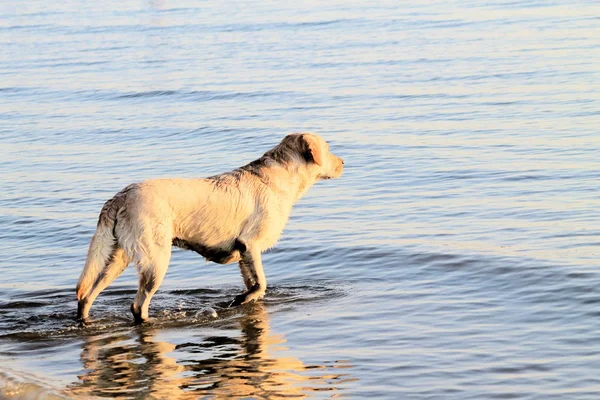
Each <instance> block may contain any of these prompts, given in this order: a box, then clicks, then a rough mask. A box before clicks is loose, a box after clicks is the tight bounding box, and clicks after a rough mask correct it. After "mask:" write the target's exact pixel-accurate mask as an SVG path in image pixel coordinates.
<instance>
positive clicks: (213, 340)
mask: <svg viewBox="0 0 600 400" xmlns="http://www.w3.org/2000/svg"><path fill="white" fill-rule="evenodd" d="M0 15H2V19H0V46H1V49H2V51H0V54H1V56H0V188H1V189H2V190H1V191H0V256H1V257H0V271H1V277H0V398H31V397H35V396H36V395H37V396H38V397H43V396H50V394H52V395H55V396H57V397H58V398H60V397H61V396H62V397H67V398H73V397H75V398H77V397H80V398H86V397H90V396H97V397H122V398H142V397H150V398H152V397H154V398H169V399H172V398H181V399H186V398H198V397H208V398H223V397H237V398H240V397H250V398H277V397H322V398H330V397H336V396H341V397H350V398H364V397H367V396H369V397H375V398H394V399H395V398H407V399H420V398H440V399H482V398H485V399H487V398H518V399H565V398H568V399H596V398H597V397H598V393H600V379H599V378H598V371H600V346H599V344H600V342H599V338H598V332H600V308H599V305H600V264H599V262H598V259H599V257H598V247H599V245H600V214H599V213H598V210H599V209H600V190H599V189H598V182H599V181H600V161H599V160H600V157H599V156H598V155H599V154H600V136H599V135H598V127H599V126H600V111H599V110H600V92H599V91H598V82H599V81H600V73H599V72H598V71H599V70H598V65H600V53H599V43H600V34H599V33H598V32H599V31H598V22H599V20H598V15H600V7H599V6H598V5H597V4H595V3H594V2H591V1H589V2H586V1H583V2H578V3H577V4H573V3H567V2H554V3H551V4H550V3H547V2H535V1H532V2H521V3H514V2H511V3H506V2H500V1H493V2H486V3H485V4H481V3H476V2H456V3H448V2H434V3H427V4H425V3H418V2H412V3H410V2H409V3H406V4H403V5H398V4H397V3H396V2H378V3H377V4H367V3H364V4H361V3H354V2H333V3H331V2H330V3H328V4H327V5H322V4H317V3H302V4H294V5H282V4H277V3H260V4H256V3H250V2H235V3H231V4H228V6H227V7H225V8H223V6H222V5H220V3H215V2H207V3H201V4H198V3H196V2H186V1H180V2H177V3H175V2H172V1H153V2H129V1H121V2H113V1H107V2H102V3H94V4H80V3H79V2H74V1H66V2H61V3H48V2H44V1H29V0H28V1H25V2H19V3H18V5H17V4H16V3H15V4H14V5H12V4H8V5H5V4H3V5H0ZM297 131H315V132H317V133H319V134H321V135H323V136H324V137H325V138H326V139H327V140H328V141H329V142H330V143H331V147H332V150H333V151H334V152H335V153H336V154H338V155H340V156H341V157H343V158H344V160H345V162H346V170H345V173H344V175H343V176H342V178H341V179H339V180H331V181H327V182H321V183H319V184H318V185H316V186H315V187H314V188H312V189H311V190H310V191H309V193H308V194H307V195H306V197H305V198H303V199H302V200H301V201H300V202H299V204H298V205H297V206H296V208H295V209H294V212H293V215H292V218H291V220H290V222H289V224H288V226H287V228H286V230H285V232H284V235H283V237H282V239H281V241H280V243H279V244H278V245H277V246H276V247H275V248H274V249H273V250H272V251H270V252H268V253H267V254H265V256H264V264H265V270H266V274H267V278H268V280H269V285H270V286H269V288H270V289H269V291H268V293H267V296H266V299H265V301H264V302H262V303H261V304H256V305H253V306H248V307H243V308H239V309H235V310H228V309H223V308H222V306H223V304H225V303H226V302H227V301H228V300H230V299H231V298H232V297H233V296H234V295H235V294H236V293H237V292H238V291H239V290H241V287H242V282H241V278H240V276H239V272H238V270H237V267H236V266H235V265H230V266H218V265H215V264H207V263H205V262H204V261H203V260H202V259H200V258H199V257H198V256H197V255H195V254H193V253H191V252H183V251H179V250H175V251H174V254H173V257H172V260H171V266H170V269H169V272H168V273H167V277H166V279H165V282H164V283H163V285H162V286H161V289H160V290H159V292H158V293H157V295H156V297H155V299H154V300H153V303H152V304H151V308H150V314H151V316H153V317H154V318H155V320H154V322H153V323H151V324H148V325H146V326H142V327H135V326H133V325H132V324H131V321H130V314H129V311H128V307H129V304H130V303H131V301H132V299H133V297H134V293H135V289H136V285H135V284H136V276H135V271H134V268H132V267H130V268H129V269H128V270H127V271H126V272H125V273H124V274H123V275H122V276H121V277H120V278H119V279H118V280H117V281H116V282H115V284H114V285H113V286H112V287H111V288H109V289H108V290H107V291H106V292H105V293H103V294H102V295H101V296H100V297H99V298H98V300H97V303H96V304H95V305H94V308H93V309H92V313H91V314H92V318H93V319H94V322H93V323H92V324H90V325H88V326H80V325H78V324H77V323H76V322H75V321H74V320H73V317H74V314H75V310H76V302H75V294H74V287H75V283H76V280H77V277H78V275H79V273H80V271H81V268H82V266H83V262H84V258H85V254H86V250H87V246H88V243H89V239H90V237H91V235H92V234H93V231H94V229H95V223H96V218H97V215H98V212H99V210H100V208H101V206H102V204H103V202H104V201H105V200H106V199H108V198H109V197H111V196H112V195H113V194H114V193H115V192H117V191H119V190H120V189H121V188H123V187H124V186H126V185H127V184H129V183H131V182H134V181H139V180H143V179H148V178H156V177H170V176H183V177H202V176H210V175H213V174H216V173H219V172H223V171H227V170H229V169H232V168H235V167H238V166H240V165H242V164H244V163H247V162H249V161H251V160H253V159H255V158H257V157H258V156H260V155H261V154H262V153H263V152H264V151H265V150H267V149H269V148H271V147H272V146H273V145H275V144H276V143H277V142H278V141H279V140H280V139H281V137H282V136H283V135H285V134H287V133H290V132H297ZM211 309H214V311H215V312H216V314H217V316H216V317H215V316H213V315H212V311H211Z"/></svg>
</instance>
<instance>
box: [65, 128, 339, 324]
mask: <svg viewBox="0 0 600 400" xmlns="http://www.w3.org/2000/svg"><path fill="white" fill-rule="evenodd" d="M342 171H343V161H342V159H341V158H339V157H337V156H335V155H333V154H331V153H330V152H329V145H328V144H327V143H326V142H325V141H324V140H323V139H322V138H321V137H319V136H317V135H314V134H310V133H301V134H292V135H288V136H286V137H285V138H284V139H283V140H282V141H281V143H279V144H278V145H277V146H275V147H274V148H273V149H271V150H269V151H268V152H266V153H265V154H264V155H263V156H262V157H261V158H259V159H258V160H255V161H253V162H251V163H249V164H247V165H245V166H243V167H240V168H238V169H236V170H234V171H231V172H228V173H224V174H220V175H216V176H213V177H209V178H202V179H155V180H148V181H144V182H140V183H134V184H131V185H129V186H127V187H126V188H125V189H123V190H122V191H121V192H119V193H117V194H116V195H115V196H114V197H113V198H112V199H110V200H108V201H107V202H106V204H104V207H103V208H102V211H101V212H100V216H99V218H98V226H97V229H96V233H95V234H94V236H93V237H92V240H91V243H90V247H89V250H88V255H87V259H86V264H85V267H84V269H83V272H82V273H81V276H80V278H79V281H78V283H77V289H76V290H77V299H78V312H77V314H78V315H77V316H78V318H79V319H82V320H85V319H87V318H88V314H89V310H90V308H91V306H92V303H93V302H94V300H95V299H96V297H97V296H98V294H100V292H101V291H102V290H104V289H105V288H106V287H107V286H108V285H109V284H110V283H111V282H112V281H113V280H114V279H115V278H116V277H117V276H119V275H120V274H121V272H123V270H124V269H125V268H126V267H127V265H128V264H129V263H130V262H134V263H135V264H136V266H137V268H138V272H139V276H140V282H139V289H138V292H137V295H136V298H135V301H134V303H133V304H132V306H131V311H132V313H133V315H134V318H135V320H136V321H137V322H141V321H144V320H146V319H147V318H148V307H149V304H150V299H151V298H152V296H153V294H154V293H155V292H156V290H157V289H158V287H159V286H160V284H161V283H162V280H163V278H164V275H165V273H166V271H167V268H168V265H169V260H170V257H171V247H172V246H177V247H180V248H183V249H187V250H193V251H195V252H197V253H199V254H200V255H202V256H203V257H205V258H206V259H207V260H209V261H214V262H216V263H219V264H228V263H232V262H238V263H239V267H240V271H241V273H242V278H243V280H244V284H245V285H246V289H247V290H246V291H245V292H244V293H242V294H240V295H239V296H236V298H235V299H234V300H233V301H232V303H231V305H232V306H235V305H239V304H244V303H247V302H250V301H254V300H258V299H260V298H262V297H263V296H264V294H265V290H266V287H267V282H266V278H265V275H264V271H263V267H262V259H261V254H262V252H264V251H265V250H267V249H268V248H270V247H272V246H273V245H274V244H275V243H276V242H277V240H278V239H279V237H280V235H281V232H282V231H283V228H284V226H285V224H286V222H287V220H288V218H289V214H290V212H291V209H292V206H293V204H294V203H295V202H296V201H297V200H298V199H299V198H300V197H301V196H302V195H303V194H304V193H305V192H306V191H307V190H308V188H310V186H312V185H313V184H314V183H315V182H316V181H318V180H321V179H330V178H337V177H339V176H340V175H341V174H342Z"/></svg>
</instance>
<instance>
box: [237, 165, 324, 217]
mask: <svg viewBox="0 0 600 400" xmlns="http://www.w3.org/2000/svg"><path fill="white" fill-rule="evenodd" d="M310 168H311V167H310V166H307V165H306V164H305V163H304V162H303V161H302V162H299V163H294V162H288V163H280V162H277V161H275V160H273V159H270V158H268V157H262V158H260V159H258V160H256V161H253V162H251V163H249V164H247V165H245V166H243V167H241V168H240V169H241V170H244V171H246V172H249V173H251V174H253V175H256V176H257V177H258V178H259V179H260V180H261V181H262V182H263V183H265V185H266V186H267V187H268V188H269V189H270V190H275V191H277V192H279V194H280V195H281V196H283V197H284V198H288V199H289V200H290V206H291V205H293V204H294V203H296V202H297V201H298V200H299V199H300V198H301V197H302V196H303V195H304V193H306V191H307V190H308V189H309V188H310V187H311V186H312V185H314V184H315V183H316V181H317V177H316V176H313V175H314V173H312V171H311V169H310ZM267 171H269V172H268V173H267Z"/></svg>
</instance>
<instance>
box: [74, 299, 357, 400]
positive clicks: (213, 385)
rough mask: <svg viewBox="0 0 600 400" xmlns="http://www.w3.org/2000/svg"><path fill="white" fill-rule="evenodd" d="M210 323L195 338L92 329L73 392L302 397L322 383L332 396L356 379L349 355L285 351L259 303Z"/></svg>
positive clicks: (159, 396)
mask: <svg viewBox="0 0 600 400" xmlns="http://www.w3.org/2000/svg"><path fill="white" fill-rule="evenodd" d="M232 328H233V332H234V334H233V335H232V334H231V332H232ZM199 330H202V328H199ZM206 331H208V332H209V333H213V334H215V335H213V336H202V337H201V339H199V336H197V335H196V336H192V334H190V336H191V338H190V340H191V341H192V342H188V343H183V344H179V345H175V344H172V343H169V342H166V341H161V340H159V339H158V337H159V336H161V330H160V329H157V328H154V327H152V326H151V325H149V326H142V327H139V328H137V329H136V330H135V331H134V332H131V331H129V332H125V333H122V334H114V333H111V334H103V335H100V336H90V337H87V338H86V341H85V343H84V346H83V351H82V354H81V361H82V364H83V368H84V371H85V373H84V374H83V375H81V376H79V379H80V380H79V382H77V383H75V384H73V385H72V386H71V387H70V388H69V392H70V394H72V395H75V396H85V397H87V396H103V397H105V396H110V397H119V398H156V399H193V398H199V397H205V396H207V397H210V398H279V397H292V398H298V397H306V396H310V394H311V393H315V392H323V391H325V392H328V393H327V396H328V397H335V396H336V395H337V394H339V390H340V389H341V385H343V384H344V383H347V382H350V381H355V380H356V378H352V377H351V376H349V374H348V373H347V372H344V371H343V370H344V369H346V368H349V367H350V365H349V364H348V362H347V361H342V360H340V361H337V362H336V363H333V364H330V365H305V364H304V363H303V362H302V361H301V360H299V359H298V358H295V357H286V356H285V355H283V354H282V353H283V352H284V351H285V350H286V348H285V347H283V346H282V344H283V343H285V342H286V339H285V336H284V335H282V334H276V333H272V332H271V328H270V323H269V316H268V313H267V311H266V309H265V307H264V306H263V305H262V304H254V305H252V306H250V307H246V308H245V309H244V310H243V314H242V315H241V316H240V317H239V318H238V319H236V320H235V322H234V326H228V327H226V328H225V329H219V330H217V331H215V330H213V329H212V328H211V329H209V328H207V329H206ZM219 332H220V333H222V335H219ZM195 333H197V331H196V332H195ZM193 341H196V342H193Z"/></svg>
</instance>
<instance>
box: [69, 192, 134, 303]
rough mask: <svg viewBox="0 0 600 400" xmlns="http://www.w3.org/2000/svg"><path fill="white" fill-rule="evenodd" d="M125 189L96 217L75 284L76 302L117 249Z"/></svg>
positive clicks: (87, 291) (87, 289) (87, 292)
mask: <svg viewBox="0 0 600 400" xmlns="http://www.w3.org/2000/svg"><path fill="white" fill-rule="evenodd" d="M127 189H128V188H125V190H123V191H121V192H119V193H117V194H116V195H115V197H113V198H112V199H110V200H108V201H107V202H106V203H105V204H104V207H102V211H101V212H100V216H99V217H98V226H97V227H96V233H94V236H93V237H92V241H91V242H90V247H89V249H88V253H87V259H86V261H85V267H84V268H83V271H82V272H81V276H80V277H79V281H78V282H77V287H76V291H77V300H82V299H84V298H85V297H86V296H88V294H89V293H90V291H91V289H92V288H93V287H94V285H95V283H96V281H97V280H98V279H99V278H100V277H101V275H102V272H103V270H104V268H105V266H106V265H107V264H108V263H109V262H110V260H111V258H112V257H113V254H114V252H115V250H116V249H117V246H118V238H117V234H116V229H115V228H116V226H117V216H118V214H119V211H121V209H122V208H123V207H124V205H125V198H126V192H127Z"/></svg>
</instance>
